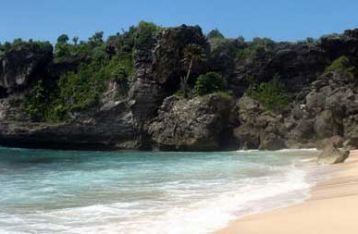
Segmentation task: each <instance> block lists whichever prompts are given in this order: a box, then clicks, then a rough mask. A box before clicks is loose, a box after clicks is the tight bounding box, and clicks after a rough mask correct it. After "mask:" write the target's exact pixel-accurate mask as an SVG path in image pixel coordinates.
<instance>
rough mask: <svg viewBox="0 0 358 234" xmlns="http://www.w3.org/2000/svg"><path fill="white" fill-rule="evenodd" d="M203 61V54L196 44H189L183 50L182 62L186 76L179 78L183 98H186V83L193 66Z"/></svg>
mask: <svg viewBox="0 0 358 234" xmlns="http://www.w3.org/2000/svg"><path fill="white" fill-rule="evenodd" d="M204 59H205V53H204V50H203V48H202V47H201V46H199V45H198V44H189V45H187V46H186V47H185V49H184V56H183V59H182V62H183V64H184V67H186V69H187V71H186V75H184V76H182V77H181V88H182V92H183V94H184V97H185V98H187V97H188V81H189V78H190V75H191V72H192V69H193V66H194V65H195V64H197V63H200V62H201V61H203V60H204Z"/></svg>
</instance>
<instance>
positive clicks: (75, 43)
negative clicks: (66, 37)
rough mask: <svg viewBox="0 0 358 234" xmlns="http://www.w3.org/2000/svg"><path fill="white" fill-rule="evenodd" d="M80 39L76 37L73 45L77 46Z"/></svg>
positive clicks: (73, 39)
mask: <svg viewBox="0 0 358 234" xmlns="http://www.w3.org/2000/svg"><path fill="white" fill-rule="evenodd" d="M78 40H79V37H77V36H75V37H73V38H72V41H73V44H74V45H75V46H76V45H77V44H78Z"/></svg>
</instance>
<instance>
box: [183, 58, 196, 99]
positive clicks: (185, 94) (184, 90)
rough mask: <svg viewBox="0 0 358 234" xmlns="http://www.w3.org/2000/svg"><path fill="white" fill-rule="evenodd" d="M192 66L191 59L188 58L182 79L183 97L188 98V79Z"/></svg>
mask: <svg viewBox="0 0 358 234" xmlns="http://www.w3.org/2000/svg"><path fill="white" fill-rule="evenodd" d="M192 68H193V59H191V60H190V63H189V67H188V71H187V73H186V76H185V77H184V78H183V79H182V89H183V94H184V98H188V81H189V78H190V75H191V70H192Z"/></svg>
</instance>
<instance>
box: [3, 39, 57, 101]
mask: <svg viewBox="0 0 358 234" xmlns="http://www.w3.org/2000/svg"><path fill="white" fill-rule="evenodd" d="M52 51H53V48H52V46H51V45H50V44H44V45H43V46H38V45H35V44H31V43H28V44H22V45H19V46H16V47H15V48H13V49H11V50H9V51H6V52H5V53H4V54H2V55H0V88H1V89H0V96H2V97H4V96H6V95H7V94H10V93H13V92H15V91H17V90H22V89H25V88H26V87H28V85H29V83H31V82H35V81H36V80H40V79H42V78H43V76H45V75H46V73H47V67H48V65H49V63H51V61H52V58H53V56H52Z"/></svg>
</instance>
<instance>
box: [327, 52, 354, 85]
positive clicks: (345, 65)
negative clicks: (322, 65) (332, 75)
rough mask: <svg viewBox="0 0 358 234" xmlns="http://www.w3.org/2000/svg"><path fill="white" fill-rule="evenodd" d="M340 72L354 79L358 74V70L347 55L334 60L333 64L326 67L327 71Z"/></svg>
mask: <svg viewBox="0 0 358 234" xmlns="http://www.w3.org/2000/svg"><path fill="white" fill-rule="evenodd" d="M329 72H338V73H340V74H341V75H343V76H347V77H348V78H350V79H353V78H355V77H357V76H358V70H357V68H356V67H355V66H353V65H352V63H351V62H350V60H349V58H348V57H347V56H341V57H339V58H337V59H336V60H334V61H333V62H332V63H331V65H329V66H328V67H327V68H326V73H329Z"/></svg>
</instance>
